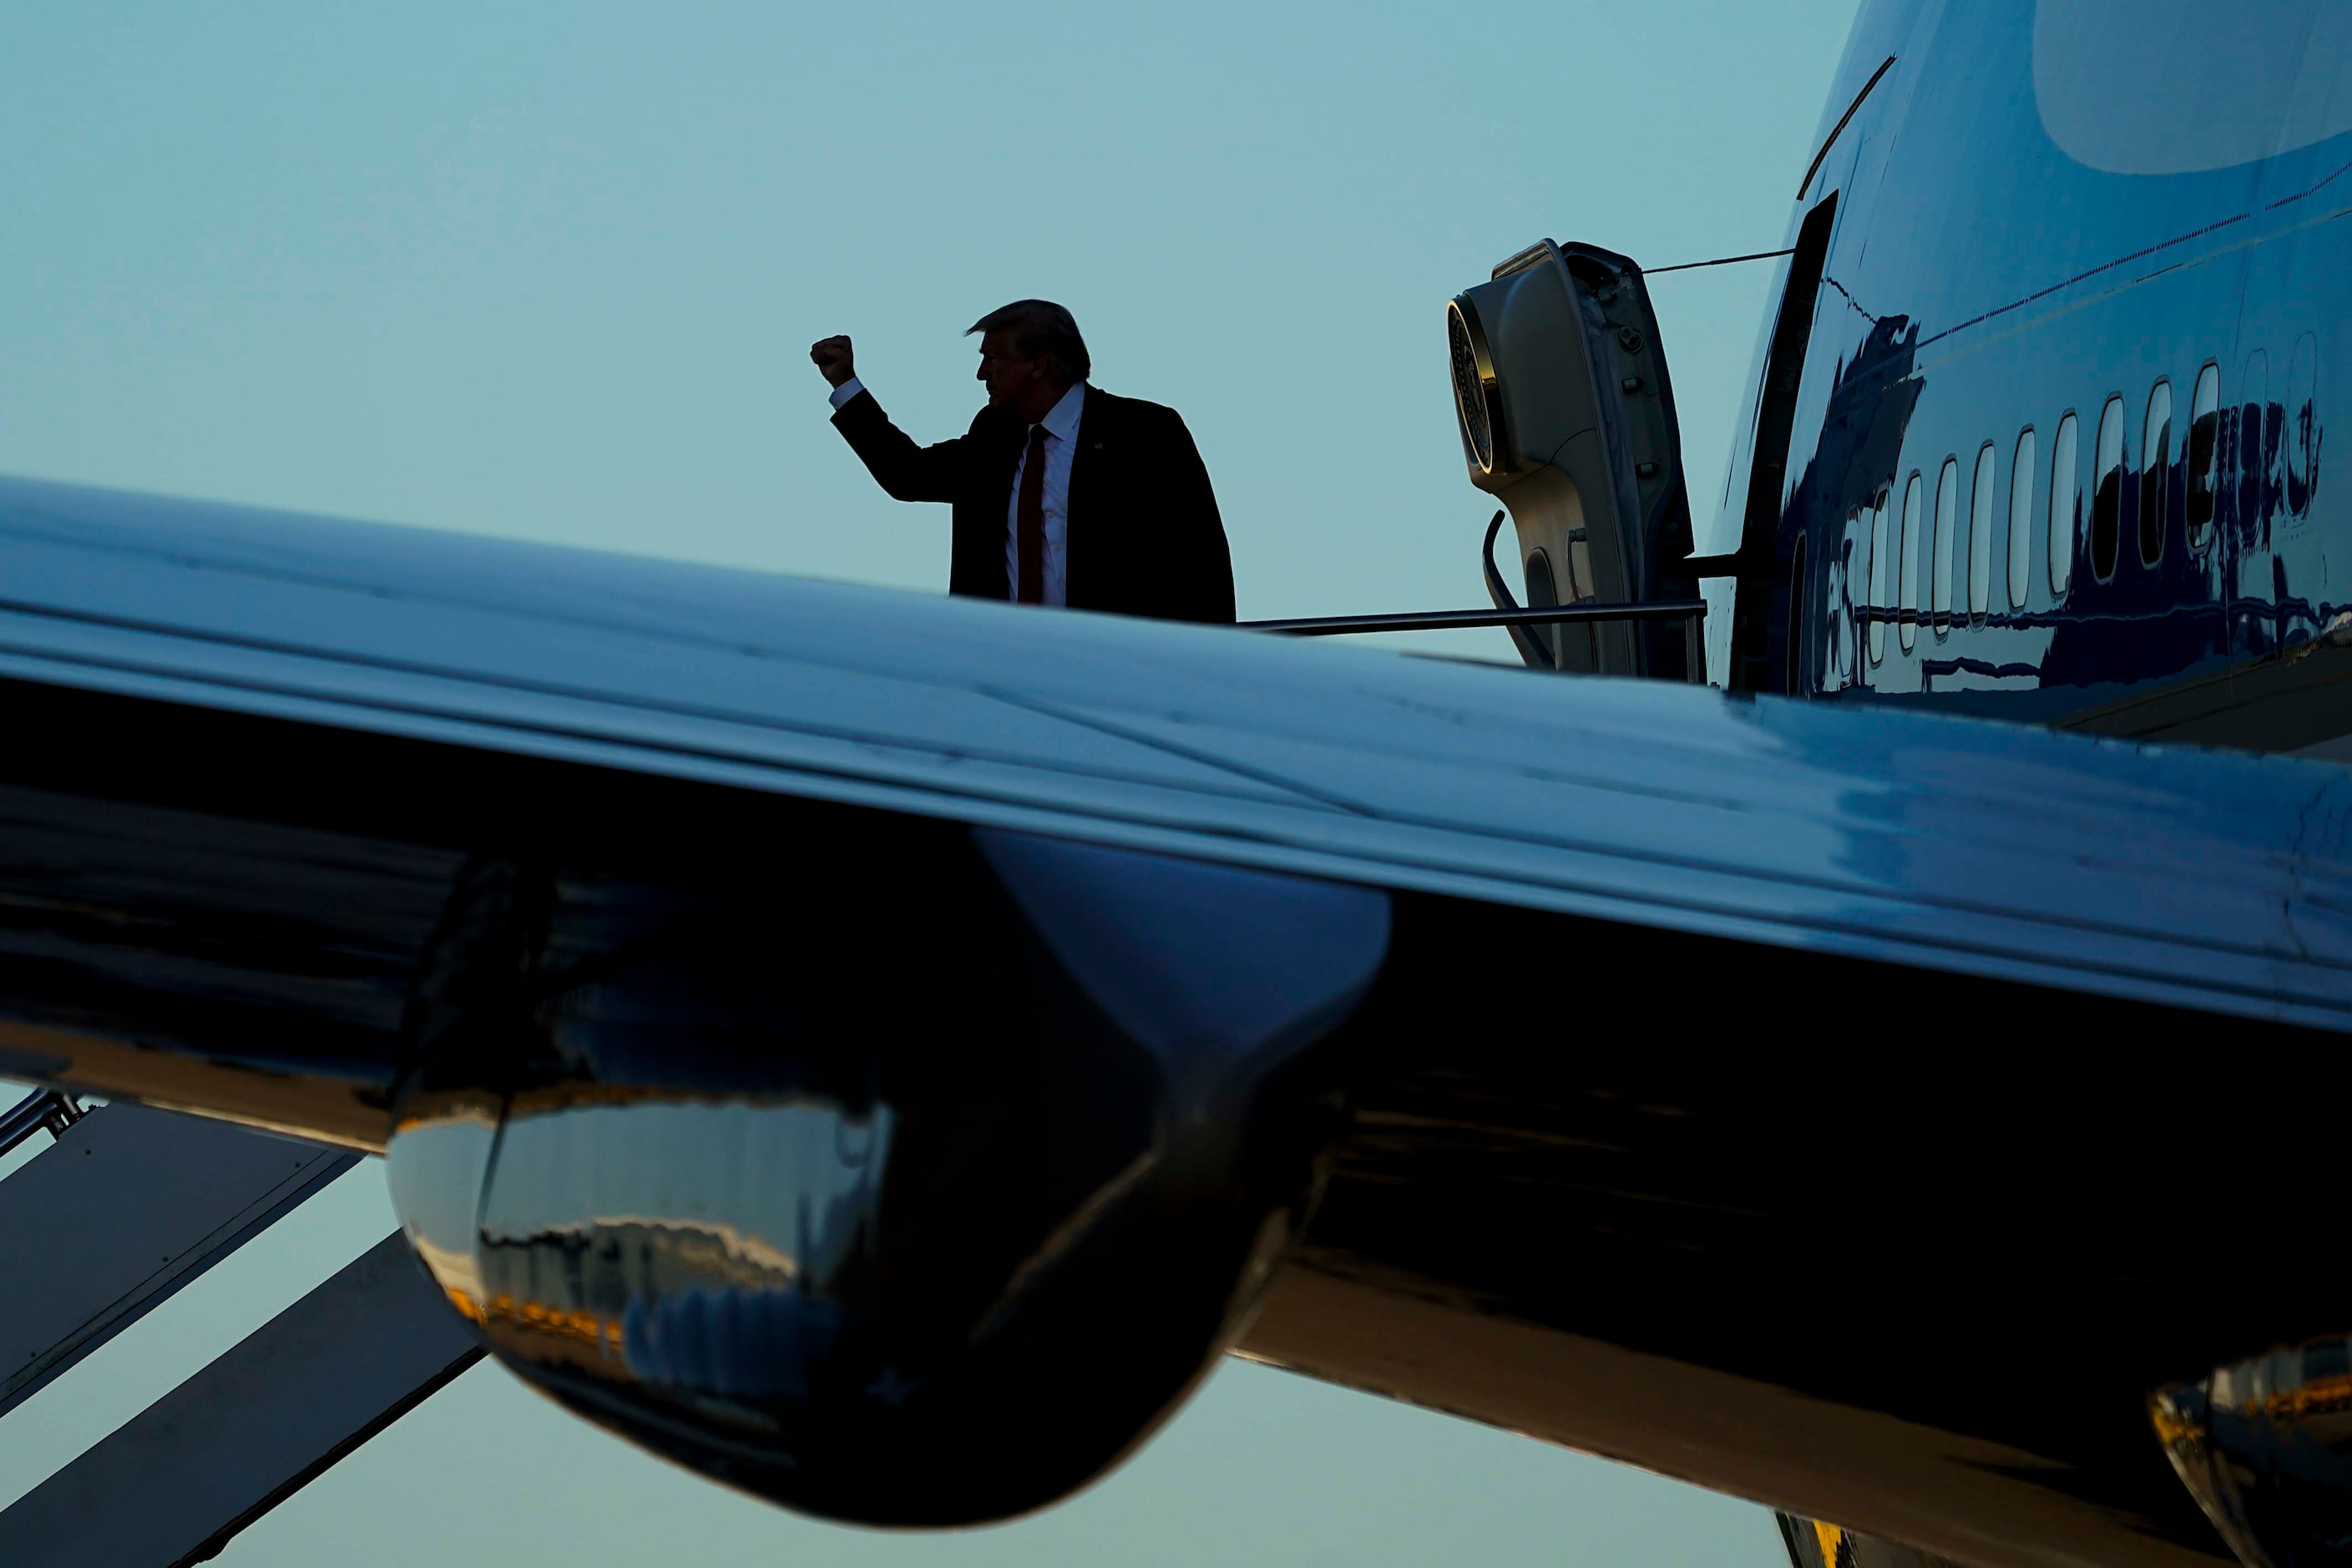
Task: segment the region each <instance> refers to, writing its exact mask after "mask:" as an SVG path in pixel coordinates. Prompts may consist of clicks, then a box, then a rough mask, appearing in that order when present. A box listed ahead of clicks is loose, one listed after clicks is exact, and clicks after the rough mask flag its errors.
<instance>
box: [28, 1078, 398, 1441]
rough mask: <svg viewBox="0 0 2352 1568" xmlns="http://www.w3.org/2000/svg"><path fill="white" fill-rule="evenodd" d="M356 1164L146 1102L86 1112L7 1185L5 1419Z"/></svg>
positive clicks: (335, 1152)
mask: <svg viewBox="0 0 2352 1568" xmlns="http://www.w3.org/2000/svg"><path fill="white" fill-rule="evenodd" d="M357 1158H358V1157H357V1156H356V1155H354V1154H352V1153H351V1152H348V1151H346V1150H341V1149H331V1148H326V1147H322V1146H321V1145H320V1144H317V1143H308V1142H298V1141H296V1140H294V1139H291V1138H281V1137H278V1136H277V1135H275V1134H272V1133H268V1132H257V1131H251V1130H250V1129H247V1128H243V1127H233V1126H230V1125H228V1124H226V1123H225V1122H219V1121H205V1120H202V1119H199V1118H197V1117H193V1116H181V1115H177V1114H175V1113H173V1112H172V1111H168V1110H151V1109H149V1108H148V1107H146V1106H142V1105H131V1104H121V1105H106V1106H100V1108H99V1109H98V1110H93V1111H90V1112H89V1114H88V1115H86V1116H83V1117H81V1118H80V1119H79V1121H76V1122H75V1123H74V1124H73V1125H72V1126H71V1127H70V1128H68V1129H67V1130H66V1131H63V1132H61V1133H59V1134H58V1141H57V1142H56V1143H54V1144H53V1145H51V1146H50V1147H49V1148H47V1149H44V1150H42V1151H41V1152H39V1153H38V1154H37V1155H35V1156H34V1157H33V1158H32V1159H30V1160H28V1161H26V1163H24V1164H23V1165H22V1166H21V1167H19V1168H18V1169H17V1170H16V1171H15V1172H13V1173H10V1174H9V1176H8V1179H7V1180H6V1181H5V1182H0V1280H5V1281H8V1282H9V1284H8V1287H7V1288H6V1289H0V1415H6V1414H7V1412H8V1411H10V1410H11V1409H14V1408H15V1407H16V1405H18V1404H20V1403H22V1402H23V1401H24V1400H26V1399H28V1398H30V1397H31V1396H32V1395H33V1394H36V1393H37V1392H39V1391H40V1389H41V1388H42V1387H44V1386H45V1385H46V1384H47V1383H48V1382H49V1380H50V1379H52V1378H54V1377H57V1376H58V1374H60V1373H64V1372H65V1371H67V1370H68V1368H70V1367H72V1366H73V1365H74V1363H77V1362H79V1360H80V1359H81V1358H82V1357H83V1356H85V1355H88V1354H89V1352H91V1351H94V1350H96V1349H97V1348H98V1347H99V1346H100V1345H102V1344H104V1343H105V1342H107V1341H108V1340H110V1339H111V1338H113V1337H114V1336H115V1335H116V1334H118V1333H121V1331H123V1330H125V1329H127V1328H129V1327H130V1326H131V1324H132V1323H135V1322H137V1321H139V1320H140V1319H141V1318H142V1317H144V1316H145V1315H146V1314H147V1313H148V1312H149V1311H151V1310H153V1309H154V1308H156V1307H159V1306H161V1305H162V1304H163V1302H164V1301H166V1300H169V1299H170V1298H171V1296H172V1295H173V1292H175V1291H176V1290H178V1289H180V1287H182V1286H183V1285H185V1284H187V1283H188V1282H189V1281H190V1280H192V1279H195V1278H196V1277H197V1276H199V1275H201V1274H202V1273H204V1271H205V1269H207V1268H211V1267H212V1266H213V1265H214V1264H215V1263H218V1262H219V1261H221V1260H222V1259H223V1258H226V1257H227V1256H228V1255H229V1254H230V1253H232V1252H235V1251H236V1249H237V1248H238V1247H242V1246H244V1245H245V1244H246V1243H247V1241H250V1240H252V1239H253V1237H256V1236H258V1235H260V1234H261V1232H262V1231H263V1230H265V1229H267V1228H268V1226H271V1225H273V1224H275V1223H276V1222H277V1221H278V1219H279V1218H280V1217H281V1216H283V1215H286V1214H287V1213H289V1211H291V1210H292V1209H293V1208H294V1207H295V1206H296V1205H299V1204H301V1203H302V1202H303V1201H304V1200H305V1199H307V1198H309V1197H310V1196H311V1195H312V1194H315V1193H317V1192H318V1191H319V1190H320V1188H322V1187H324V1186H325V1185H326V1184H328V1183H329V1182H331V1181H333V1180H334V1179H335V1178H336V1177H337V1176H340V1175H341V1174H342V1173H344V1172H345V1171H348V1170H350V1169H351V1168H352V1164H353V1163H356V1161H357Z"/></svg>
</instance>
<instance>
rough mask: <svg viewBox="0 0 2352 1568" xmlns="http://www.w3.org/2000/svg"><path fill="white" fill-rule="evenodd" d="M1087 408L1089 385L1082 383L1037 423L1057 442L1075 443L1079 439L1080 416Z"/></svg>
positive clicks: (1067, 393)
mask: <svg viewBox="0 0 2352 1568" xmlns="http://www.w3.org/2000/svg"><path fill="white" fill-rule="evenodd" d="M1086 406H1087V384H1086V383H1085V382H1083V381H1082V382H1079V383H1078V384H1076V385H1075V386H1073V387H1071V388H1070V390H1069V391H1067V392H1066V393H1064V394H1062V401H1060V402H1059V403H1056V404H1055V405H1054V406H1053V407H1052V408H1050V409H1048V410H1046V413H1045V417H1044V418H1043V419H1040V420H1039V421H1037V423H1038V424H1040V425H1043V426H1045V434H1047V435H1048V436H1051V437H1054V439H1055V440H1056V441H1075V440H1076V439H1077V438H1078V416H1079V415H1080V414H1082V413H1084V412H1085V411H1086Z"/></svg>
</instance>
